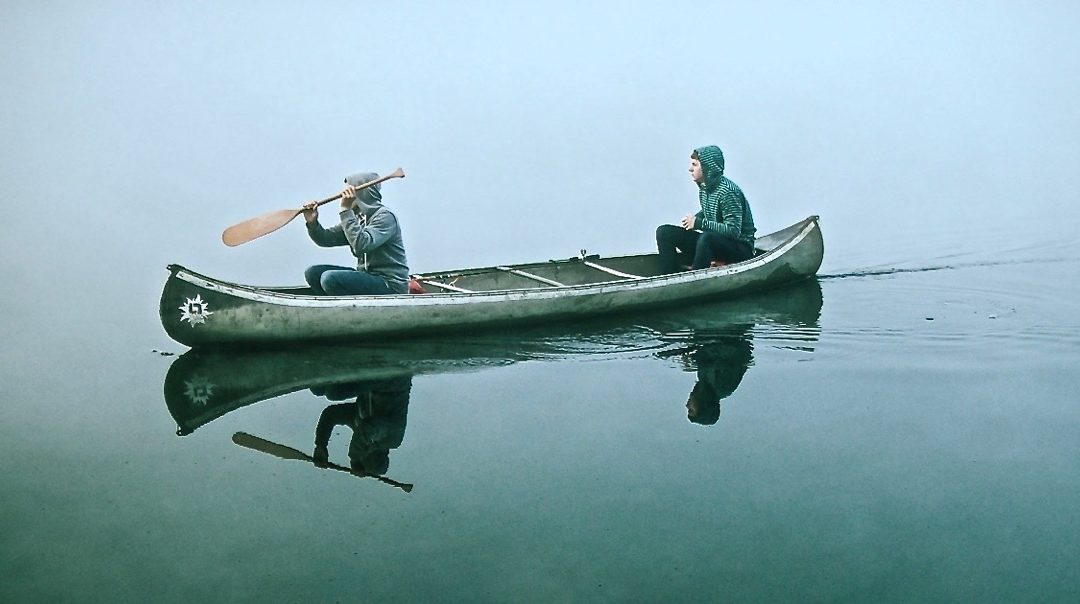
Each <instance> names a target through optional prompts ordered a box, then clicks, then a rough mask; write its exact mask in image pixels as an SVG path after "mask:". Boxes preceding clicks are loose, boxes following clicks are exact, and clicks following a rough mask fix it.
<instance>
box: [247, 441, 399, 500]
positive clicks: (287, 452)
mask: <svg viewBox="0 0 1080 604" xmlns="http://www.w3.org/2000/svg"><path fill="white" fill-rule="evenodd" d="M232 441H233V442H234V443H236V444H238V445H240V446H241V447H246V448H248V449H251V450H253V451H259V452H260V453H267V454H269V455H273V456H275V457H280V458H282V459H295V460H299V461H310V462H312V463H314V462H315V458H314V457H312V456H310V455H308V454H307V453H304V452H303V451H300V450H299V449H294V448H292V447H286V446H285V445H279V444H278V443H276V442H273V441H269V440H266V439H265V438H259V437H258V436H253V435H251V434H248V433H247V432H237V433H235V434H233V437H232ZM326 467H327V468H330V469H331V470H338V471H341V472H346V473H349V474H353V475H354V476H358V475H360V474H356V473H354V472H353V471H352V470H351V469H349V468H346V467H344V466H339V465H337V464H336V463H333V462H327V463H326ZM362 475H363V476H370V477H372V478H374V479H376V480H378V481H379V482H384V483H386V484H388V485H391V486H395V487H397V488H399V489H401V490H402V491H405V492H406V493H410V492H412V489H413V485H411V484H409V483H406V482H398V481H396V480H393V479H391V478H387V477H385V476H380V475H378V474H368V473H367V472H364V473H362Z"/></svg>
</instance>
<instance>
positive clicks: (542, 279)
mask: <svg viewBox="0 0 1080 604" xmlns="http://www.w3.org/2000/svg"><path fill="white" fill-rule="evenodd" d="M495 268H497V269H499V270H500V271H506V272H508V273H511V274H514V275H518V276H519V277H525V278H526V279H532V280H533V281H538V282H540V283H544V284H546V285H551V286H554V287H566V284H565V283H559V282H558V281H555V280H554V279H548V278H547V277H541V276H540V275H534V274H532V273H527V272H525V271H523V270H518V269H516V268H510V267H509V266H497V267H495Z"/></svg>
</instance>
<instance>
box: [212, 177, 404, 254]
mask: <svg viewBox="0 0 1080 604" xmlns="http://www.w3.org/2000/svg"><path fill="white" fill-rule="evenodd" d="M391 178H405V171H404V170H402V169H401V168H398V169H397V170H394V171H393V173H391V174H387V175H386V176H382V177H379V178H376V179H375V180H372V181H370V182H365V183H364V184H362V185H358V186H356V187H353V188H354V190H357V191H359V190H362V189H366V188H368V187H373V186H375V185H377V184H379V183H381V182H385V181H387V180H390V179H391ZM342 193H344V191H342V192H341V193H338V194H336V195H333V196H331V197H327V198H326V199H323V200H320V201H317V202H315V207H318V206H321V205H323V204H327V203H330V202H331V201H334V200H335V199H341V196H342ZM303 212H304V209H303V208H301V209H299V210H277V211H276V212H270V213H267V214H263V215H262V216H256V217H255V218H251V219H249V220H245V221H244V222H241V223H238V224H234V225H232V226H231V227H229V228H227V229H225V231H224V232H222V233H221V241H222V242H223V243H225V245H227V246H229V247H234V246H237V245H240V244H242V243H247V242H249V241H251V240H253V239H258V238H259V237H262V236H263V235H269V234H270V233H273V232H274V231H276V230H278V229H280V228H281V227H283V226H285V225H287V224H289V223H290V222H292V220H293V219H294V218H296V217H297V216H299V215H300V214H302V213H303Z"/></svg>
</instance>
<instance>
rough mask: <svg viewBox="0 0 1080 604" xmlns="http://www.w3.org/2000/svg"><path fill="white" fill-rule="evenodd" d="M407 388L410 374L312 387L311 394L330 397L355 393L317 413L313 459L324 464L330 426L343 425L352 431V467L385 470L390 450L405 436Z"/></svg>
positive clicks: (365, 470) (374, 471) (362, 470)
mask: <svg viewBox="0 0 1080 604" xmlns="http://www.w3.org/2000/svg"><path fill="white" fill-rule="evenodd" d="M411 390H412V376H405V377H400V378H394V379H386V380H370V381H364V382H354V383H352V384H335V385H333V386H329V387H327V388H313V389H312V393H313V394H316V395H320V396H325V397H327V398H329V399H330V400H343V399H345V398H352V397H356V401H355V402H352V403H341V404H337V405H330V406H329V407H327V408H326V409H324V410H323V412H322V415H321V416H319V424H318V426H317V427H316V428H315V451H314V453H313V454H312V457H313V458H314V460H315V463H316V464H325V463H326V462H327V460H328V459H329V451H328V449H327V445H328V444H329V443H330V435H331V434H332V433H333V431H334V427H335V426H347V427H349V428H350V429H351V430H352V431H353V435H352V440H351V441H350V442H349V462H350V465H351V467H352V469H353V470H354V471H356V472H360V473H364V474H375V475H381V474H385V473H386V471H387V469H389V466H390V450H391V449H396V448H397V447H399V446H400V445H401V441H402V439H404V438H405V424H406V420H407V416H408V410H409V394H410V392H411Z"/></svg>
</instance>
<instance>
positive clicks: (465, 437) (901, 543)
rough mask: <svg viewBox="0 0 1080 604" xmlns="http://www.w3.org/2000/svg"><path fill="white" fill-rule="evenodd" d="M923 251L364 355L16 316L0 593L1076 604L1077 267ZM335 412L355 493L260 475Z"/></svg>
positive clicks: (146, 294) (14, 596)
mask: <svg viewBox="0 0 1080 604" xmlns="http://www.w3.org/2000/svg"><path fill="white" fill-rule="evenodd" d="M826 235H828V233H826ZM826 241H828V237H826ZM969 243H970V242H969ZM977 243H978V242H977V241H975V242H974V244H972V245H970V246H967V249H977V248H978V245H977ZM941 251H942V253H941V254H939V255H936V256H924V258H923V259H922V260H918V259H912V260H902V261H900V262H874V261H868V259H866V258H860V257H858V255H847V256H845V255H843V254H842V253H841V254H839V255H838V256H837V257H838V260H837V261H835V262H833V266H840V267H847V268H840V269H837V270H831V271H828V270H827V271H823V275H822V276H821V277H820V278H819V279H817V280H812V281H808V282H805V283H802V284H799V285H797V286H794V287H790V288H786V289H783V290H779V291H775V292H771V293H767V294H762V295H755V296H751V297H747V298H744V299H740V300H737V301H732V302H729V303H718V304H712V305H704V306H700V307H695V308H694V309H688V310H686V311H685V312H670V311H667V312H660V313H649V314H644V315H635V316H632V317H623V318H613V319H611V320H605V321H600V322H592V323H589V324H587V325H575V326H568V327H562V328H558V329H551V328H547V329H531V330H526V331H524V332H521V333H515V334H499V335H490V336H483V335H477V336H468V337H459V338H454V339H451V340H447V339H443V340H434V341H413V342H403V343H399V344H396V345H393V346H389V345H388V346H380V347H373V348H344V347H334V348H306V349H294V350H289V351H285V352H266V351H263V352H253V353H246V354H238V353H234V354H201V353H193V352H186V353H185V352H184V349H183V348H182V347H179V346H177V345H168V344H166V345H159V343H160V342H162V339H161V338H162V334H161V333H160V327H159V326H157V325H156V324H155V321H156V319H155V318H154V317H153V316H152V315H153V313H154V309H156V299H155V295H156V292H155V289H156V288H157V287H159V286H160V284H149V285H148V284H140V285H139V286H138V288H139V294H138V295H137V296H135V298H136V300H134V301H124V300H118V299H115V298H110V297H109V296H108V295H105V294H104V293H90V294H87V296H86V297H85V298H78V299H74V298H73V299H68V300H54V301H52V302H50V303H48V304H52V305H54V306H55V307H57V308H59V309H62V310H63V311H64V312H66V313H67V316H68V317H69V321H67V322H64V323H57V322H55V321H51V320H48V319H47V317H46V314H45V313H44V312H32V311H31V310H29V309H27V311H26V312H27V317H28V319H27V320H26V321H18V322H12V323H11V324H10V326H9V327H10V335H9V338H8V340H7V341H6V343H5V345H4V348H3V358H4V362H5V363H4V367H5V377H6V379H5V380H4V382H3V385H2V393H3V398H4V405H3V408H2V410H0V413H2V414H3V417H2V419H3V421H2V422H0V433H2V441H0V442H3V445H2V446H3V453H4V454H3V455H2V456H0V459H2V460H3V461H2V462H0V463H2V464H3V465H2V468H3V470H2V472H3V476H4V479H5V483H6V488H5V489H4V492H3V495H2V498H3V509H4V510H5V514H4V516H3V519H2V520H0V528H2V530H0V535H2V542H3V549H2V554H0V557H2V559H0V562H2V564H3V565H4V567H5V568H7V569H8V572H7V573H5V574H6V579H5V581H4V582H3V583H2V584H0V596H2V599H3V600H5V601H31V600H35V601H53V600H120V601H122V600H143V599H146V598H153V599H155V600H160V601H197V600H213V601H222V600H241V601H243V600H272V601H311V600H321V601H339V600H340V601H372V600H386V601H405V600H417V599H427V600H432V599H438V600H449V601H473V600H489V601H506V600H510V599H513V600H524V601H552V600H555V601H564V600H637V601H657V600H661V599H664V600H669V599H670V600H676V601H680V600H682V601H689V600H697V599H700V598H701V597H703V596H705V595H707V596H709V597H711V598H716V599H722V600H735V601H761V600H766V599H767V600H773V601H776V600H780V601H783V600H789V601H807V600H830V601H878V600H906V601H924V600H935V601H956V600H966V601H972V600H978V601H985V600H1007V601H1015V600H1035V601H1071V600H1075V599H1076V598H1077V596H1080V580H1078V579H1077V577H1078V576H1080V555H1078V553H1077V549H1076V546H1075V544H1076V542H1077V541H1078V540H1080V520H1078V518H1080V516H1078V515H1077V514H1076V513H1075V510H1076V509H1077V507H1080V470H1078V468H1080V464H1078V462H1080V445H1078V444H1077V443H1080V411H1078V410H1080V407H1078V405H1077V398H1076V392H1077V378H1076V366H1077V360H1078V359H1080V354H1078V353H1080V321H1078V319H1077V316H1078V314H1077V310H1078V306H1077V303H1076V302H1075V300H1076V297H1077V294H1080V289H1078V287H1077V276H1080V270H1078V269H1080V253H1078V252H1080V247H1078V246H1077V245H1075V244H1072V243H1069V242H1065V241H1040V242H1039V243H1033V244H1031V245H1026V246H1024V245H1022V246H1018V248H1017V249H1013V250H1008V251H1007V252H994V253H974V252H970V251H964V250H963V249H959V248H954V249H952V250H951V251H950V249H947V248H943V249H942V250H941ZM160 276H161V279H162V280H163V279H164V276H165V272H164V270H162V271H161V275H160ZM72 324H76V325H80V326H81V327H80V328H79V329H72V328H71V325H72ZM155 350H161V351H164V352H166V353H182V354H173V355H172V356H164V355H162V354H159V353H158V352H155ZM358 400H359V401H360V403H359V404H357V402H356V401H358ZM717 402H718V415H715V413H716V412H717V405H716V404H715V403H717ZM688 403H689V406H690V407H693V408H694V410H695V411H696V412H697V413H699V414H700V418H709V417H710V415H711V416H712V417H711V420H715V422H714V423H708V422H709V421H711V420H710V419H701V421H703V422H704V423H698V422H691V421H688V413H690V411H689V410H688ZM361 405H366V407H364V411H363V419H362V420H361V422H360V423H361V424H362V428H360V429H358V431H359V430H361V429H362V431H363V436H364V438H359V439H357V440H356V441H355V442H354V443H353V446H352V447H350V442H351V441H352V440H353V431H352V430H351V429H349V428H346V427H343V426H338V427H337V428H335V429H334V430H333V433H332V436H331V439H330V446H329V449H330V459H331V461H332V462H334V463H337V464H341V465H343V466H348V465H349V464H350V454H352V455H353V456H354V457H355V458H356V459H358V460H360V461H361V463H366V464H368V466H367V467H369V468H374V469H375V470H377V471H380V472H384V474H385V479H384V480H382V481H380V480H376V479H374V478H371V477H356V476H352V475H349V474H348V473H346V472H342V471H338V470H334V469H319V468H316V467H315V466H314V465H312V464H311V463H309V462H307V461H303V460H295V459H285V458H282V457H280V456H281V455H285V456H289V455H295V456H299V455H301V453H302V454H310V453H311V451H312V446H313V442H314V438H315V432H316V426H317V425H318V424H319V420H320V416H321V415H322V414H323V412H324V410H327V409H330V410H331V411H329V412H328V417H329V416H330V415H333V414H334V413H338V414H344V416H350V415H349V414H353V415H352V416H355V414H356V413H358V412H360V411H359V409H360V406H361ZM237 432H243V433H247V434H250V435H253V436H256V437H259V438H261V439H265V440H267V441H271V442H273V443H277V444H278V445H279V448H278V449H276V450H275V449H272V448H271V449H268V450H257V449H252V448H247V447H242V446H238V445H237V444H234V442H233V436H234V434H235V433H237ZM266 447H267V446H264V447H263V448H264V449H266ZM296 450H298V451H299V453H297V452H296ZM406 484H409V485H412V487H411V492H406V491H405V490H404V489H403V487H404V485H406Z"/></svg>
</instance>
